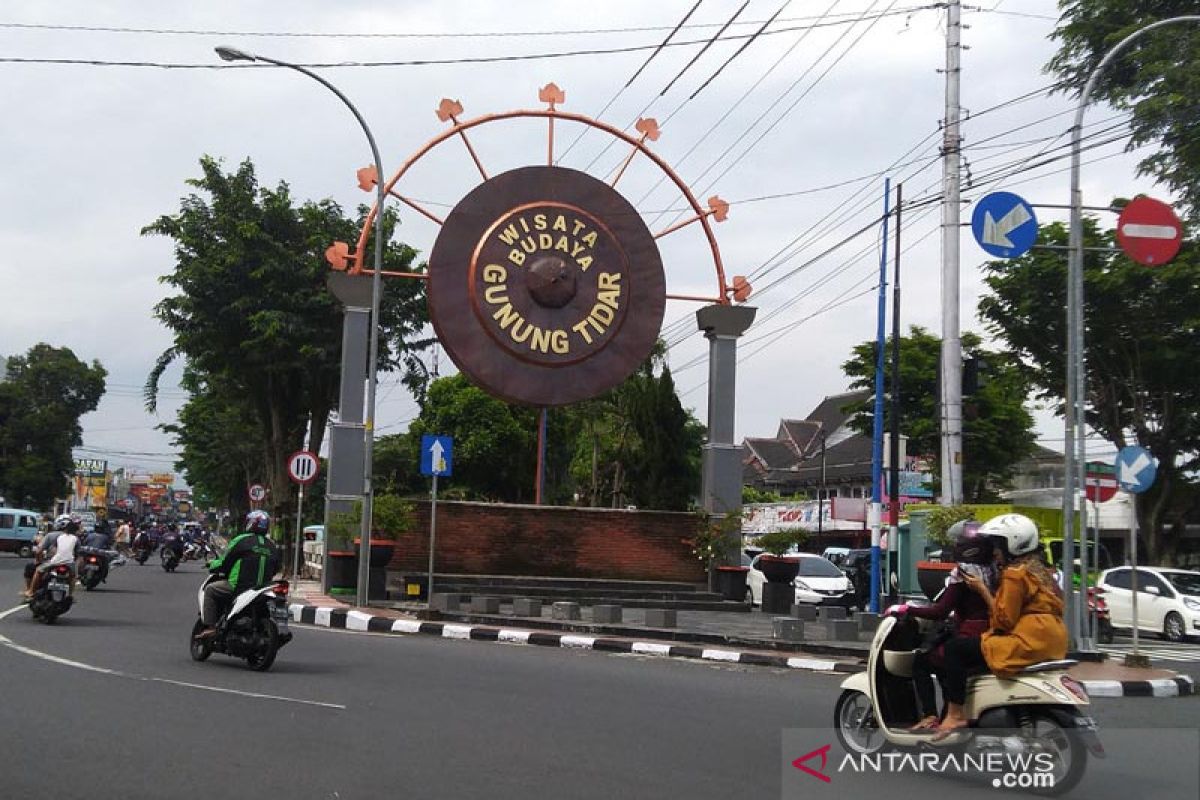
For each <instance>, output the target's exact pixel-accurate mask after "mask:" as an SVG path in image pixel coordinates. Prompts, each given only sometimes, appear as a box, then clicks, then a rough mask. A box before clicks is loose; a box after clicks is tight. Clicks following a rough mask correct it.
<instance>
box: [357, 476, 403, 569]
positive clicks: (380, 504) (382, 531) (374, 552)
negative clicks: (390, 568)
mask: <svg viewBox="0 0 1200 800" xmlns="http://www.w3.org/2000/svg"><path fill="white" fill-rule="evenodd" d="M355 510H356V511H358V514H356V516H357V517H358V519H359V520H361V518H362V506H361V505H359V506H357V507H356V509H355ZM412 524H413V505H412V503H409V502H408V501H407V500H403V499H401V498H400V497H398V496H396V495H394V494H380V495H376V496H375V499H374V501H373V504H372V507H371V542H370V546H371V561H370V564H371V566H372V567H386V566H387V565H388V562H389V561H391V560H392V553H393V552H395V549H396V541H395V539H396V537H397V536H398V535H399V534H401V533H403V532H405V531H407V530H408V529H409V528H411V527H412ZM361 544H362V537H361V536H360V537H358V538H356V539H355V540H354V546H355V548H356V549H357V548H358V547H359V546H360V545H361Z"/></svg>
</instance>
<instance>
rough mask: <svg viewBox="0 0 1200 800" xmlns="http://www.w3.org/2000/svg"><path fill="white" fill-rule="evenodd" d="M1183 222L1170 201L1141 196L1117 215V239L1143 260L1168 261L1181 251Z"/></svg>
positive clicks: (1150, 262)
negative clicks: (1167, 202)
mask: <svg viewBox="0 0 1200 800" xmlns="http://www.w3.org/2000/svg"><path fill="white" fill-rule="evenodd" d="M1182 241H1183V225H1181V224H1180V222H1179V217H1177V216H1175V212H1174V211H1172V210H1171V207H1170V206H1169V205H1167V204H1166V203H1163V202H1160V201H1158V200H1155V199H1153V198H1151V197H1138V198H1135V199H1134V200H1132V201H1131V202H1130V203H1129V205H1127V206H1125V208H1124V209H1122V211H1121V215H1120V216H1119V217H1117V243H1118V244H1120V245H1121V249H1122V250H1124V251H1125V255H1127V256H1129V257H1130V258H1132V259H1133V260H1134V261H1136V262H1138V263H1139V264H1145V265H1146V266H1148V267H1155V266H1158V265H1159V264H1165V263H1167V262H1168V261H1170V260H1171V259H1172V258H1174V257H1175V254H1176V253H1178V252H1179V245H1180V243H1181V242H1182Z"/></svg>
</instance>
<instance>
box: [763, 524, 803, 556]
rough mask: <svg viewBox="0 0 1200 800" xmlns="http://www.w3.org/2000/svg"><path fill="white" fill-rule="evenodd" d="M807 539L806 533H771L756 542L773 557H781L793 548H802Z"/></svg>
mask: <svg viewBox="0 0 1200 800" xmlns="http://www.w3.org/2000/svg"><path fill="white" fill-rule="evenodd" d="M806 538H807V536H806V534H805V533H804V531H799V530H796V531H771V532H770V533H764V534H763V535H762V536H759V537H758V540H757V541H756V542H755V543H756V544H757V545H758V546H759V547H761V548H762V549H763V550H765V551H766V552H768V553H770V554H771V555H773V556H781V555H783V554H785V553H787V552H789V551H790V550H791V549H792V548H795V547H800V546H801V545H802V544H804V540H805V539H806Z"/></svg>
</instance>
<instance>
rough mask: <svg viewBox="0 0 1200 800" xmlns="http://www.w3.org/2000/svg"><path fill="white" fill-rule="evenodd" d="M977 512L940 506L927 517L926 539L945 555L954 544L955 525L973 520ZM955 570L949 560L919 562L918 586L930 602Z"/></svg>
mask: <svg viewBox="0 0 1200 800" xmlns="http://www.w3.org/2000/svg"><path fill="white" fill-rule="evenodd" d="M974 516H975V512H974V511H973V510H972V509H970V508H968V507H967V506H938V507H937V508H935V509H933V510H932V511H930V512H929V516H928V517H926V522H925V525H926V537H927V538H928V539H929V541H930V542H932V543H934V544H937V545H939V546H940V547H941V548H942V551H941V552H942V553H945V552H946V551H947V550H948V549H949V548H950V547H951V546H952V545H953V544H954V534H953V533H952V532H951V529H952V528H953V527H954V525H955V523H958V522H962V521H964V520H969V519H973V518H974ZM952 569H954V562H953V561H951V560H950V559H948V558H943V559H942V560H938V561H933V560H925V561H918V562H917V584H918V585H919V586H920V587H921V591H922V592H924V593H925V596H926V597H928V598H929V599H930V600H933V599H934V598H935V597H937V595H938V593H939V592H940V591H942V588H943V587H944V586H945V585H946V578H947V577H948V576H949V575H950V571H951V570H952Z"/></svg>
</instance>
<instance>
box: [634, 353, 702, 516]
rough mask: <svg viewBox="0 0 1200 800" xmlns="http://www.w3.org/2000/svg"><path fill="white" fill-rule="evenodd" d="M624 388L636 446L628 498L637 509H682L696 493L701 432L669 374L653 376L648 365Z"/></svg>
mask: <svg viewBox="0 0 1200 800" xmlns="http://www.w3.org/2000/svg"><path fill="white" fill-rule="evenodd" d="M623 390H624V391H625V392H626V393H627V394H628V396H629V401H630V402H629V412H630V421H631V423H632V427H633V431H634V433H635V434H636V435H637V438H638V442H639V444H640V448H639V449H640V453H639V457H638V459H637V461H635V462H634V463H633V464H632V465H630V466H631V470H630V472H631V477H632V478H633V485H632V486H631V494H632V495H633V496H634V497H636V498H637V500H638V505H639V506H644V507H646V508H654V509H660V510H664V511H686V510H687V509H688V508H689V506H690V505H691V503H692V498H693V497H695V496H696V495H698V494H699V492H700V462H699V456H700V448H701V446H702V445H703V444H704V428H703V427H702V426H700V424H699V423H698V422H697V421H696V420H695V419H693V418H692V417H691V415H690V414H689V413H688V412H687V411H685V410H684V408H683V406H682V405H681V404H680V402H679V397H678V395H676V393H675V381H674V380H672V378H671V370H670V369H669V368H668V367H666V366H664V367H663V369H662V372H661V373H660V374H659V375H657V376H656V375H655V374H654V372H653V367H652V365H651V362H647V363H646V364H645V365H643V366H642V368H641V369H639V370H638V372H637V373H635V374H634V375H633V376H632V377H631V378H630V379H629V380H628V381H626V383H625V385H624V387H623Z"/></svg>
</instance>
